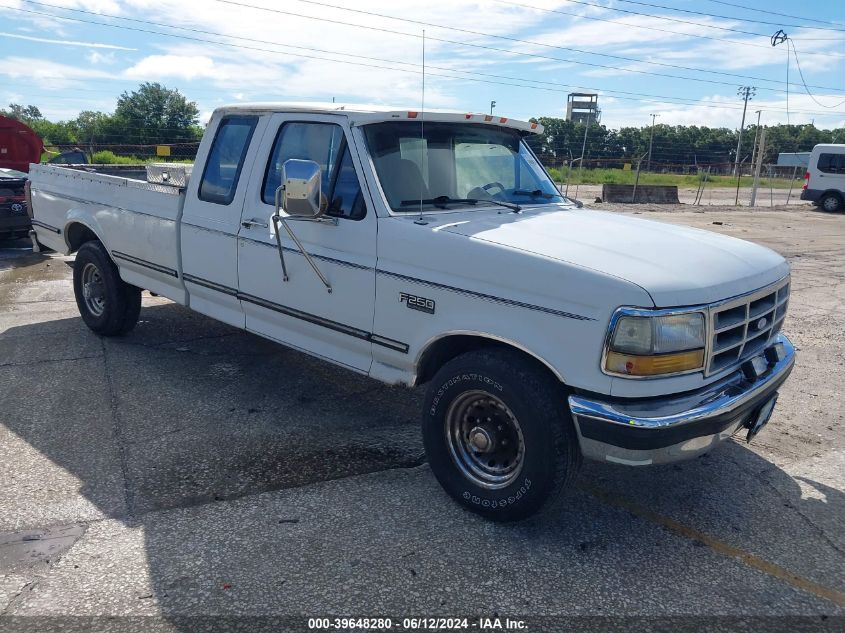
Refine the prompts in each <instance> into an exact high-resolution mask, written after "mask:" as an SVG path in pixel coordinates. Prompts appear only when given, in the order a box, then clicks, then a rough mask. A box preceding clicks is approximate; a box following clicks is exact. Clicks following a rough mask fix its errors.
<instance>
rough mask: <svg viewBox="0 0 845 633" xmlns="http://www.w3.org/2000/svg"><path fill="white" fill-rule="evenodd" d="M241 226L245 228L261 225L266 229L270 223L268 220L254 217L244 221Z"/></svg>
mask: <svg viewBox="0 0 845 633" xmlns="http://www.w3.org/2000/svg"><path fill="white" fill-rule="evenodd" d="M241 226H242V227H244V228H245V229H251V228H252V227H253V226H260V227H261V228H262V229H266V228H267V227H268V226H269V225H268V224H267V223H266V222H264V221H262V220H259V219H258V218H252V219H250V220H244V221H243V222H241Z"/></svg>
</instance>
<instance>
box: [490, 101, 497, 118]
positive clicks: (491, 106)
mask: <svg viewBox="0 0 845 633" xmlns="http://www.w3.org/2000/svg"><path fill="white" fill-rule="evenodd" d="M495 107H496V102H495V101H491V102H490V116H493V108H495Z"/></svg>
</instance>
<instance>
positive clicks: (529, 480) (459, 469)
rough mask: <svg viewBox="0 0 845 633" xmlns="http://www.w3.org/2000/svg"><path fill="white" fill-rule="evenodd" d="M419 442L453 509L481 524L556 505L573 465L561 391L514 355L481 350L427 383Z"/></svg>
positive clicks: (574, 445)
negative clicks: (458, 507)
mask: <svg viewBox="0 0 845 633" xmlns="http://www.w3.org/2000/svg"><path fill="white" fill-rule="evenodd" d="M423 442H424V444H425V449H426V455H427V456H428V461H429V464H430V466H431V469H432V471H433V472H434V475H435V476H436V477H437V479H438V481H439V482H440V484H441V485H442V486H443V488H444V489H445V490H446V492H448V493H449V494H450V495H451V496H452V497H453V498H454V499H455V500H456V501H457V502H458V503H460V504H461V505H463V506H464V507H466V508H468V509H469V510H472V511H473V512H477V513H478V514H481V515H483V516H485V517H487V518H489V519H493V520H497V521H514V520H519V519H524V518H526V517H528V516H530V515H532V514H534V513H535V512H537V511H538V510H540V509H541V508H542V507H543V506H544V505H547V504H549V503H550V502H551V501H553V500H554V499H556V498H557V497H558V496H559V494H560V492H561V491H562V490H563V489H564V488H565V487H566V486H567V485H568V484H569V483H570V482H571V480H572V479H573V477H574V476H575V474H576V473H577V471H578V468H579V466H580V464H581V453H580V450H579V448H578V440H577V438H576V435H575V429H574V427H573V424H572V420H571V417H570V415H569V411H568V408H567V405H566V400H565V398H564V394H563V390H562V387H561V385H560V383H559V382H557V381H556V380H555V379H554V377H553V376H551V375H549V374H548V373H547V372H545V371H544V370H543V369H542V368H541V367H538V366H535V364H534V363H533V362H531V361H530V360H528V359H526V358H525V357H524V356H522V355H521V354H519V353H517V352H515V351H511V350H505V349H497V348H491V349H485V350H479V351H475V352H469V353H466V354H463V355H461V356H459V357H457V358H455V359H453V360H451V361H450V362H448V363H447V364H446V365H444V366H443V367H442V368H441V369H440V371H438V372H437V375H436V376H435V377H434V379H433V380H432V381H431V383H430V385H429V387H428V392H427V394H426V399H425V410H424V413H423Z"/></svg>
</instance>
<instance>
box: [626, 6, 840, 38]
mask: <svg viewBox="0 0 845 633" xmlns="http://www.w3.org/2000/svg"><path fill="white" fill-rule="evenodd" d="M619 2H625V3H627V4H636V5H639V6H643V7H652V8H654V9H668V10H669V11H678V12H680V13H690V14H692V15H703V16H707V17H708V18H719V19H721V20H739V21H740V22H752V23H754V24H766V25H770V26H777V27H781V28H782V27H785V26H789V27H794V28H797V29H812V30H814V31H836V32H843V33H845V28H841V29H837V28H832V27H825V26H807V25H806V24H783V23H781V22H768V21H766V20H755V19H753V18H739V17H736V16H731V15H719V14H716V13H707V12H705V11H695V10H694V9H679V8H678V7H667V6H666V5H663V4H653V3H651V2H642V0H619Z"/></svg>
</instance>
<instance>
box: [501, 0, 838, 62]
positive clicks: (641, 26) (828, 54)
mask: <svg viewBox="0 0 845 633" xmlns="http://www.w3.org/2000/svg"><path fill="white" fill-rule="evenodd" d="M491 2H496V3H498V4H505V5H509V6H512V7H520V8H523V9H532V10H534V11H542V12H543V13H557V14H559V15H568V16H572V17H576V18H579V19H583V20H594V21H598V22H608V23H610V24H616V25H619V26H625V27H628V28H634V29H645V30H648V31H657V32H659V33H669V34H672V35H680V36H682V37H691V38H696V39H704V40H711V41H713V42H725V43H727V44H736V45H737V46H750V47H752V48H762V49H764V50H768V49H769V47H768V46H766V45H765V44H752V43H751V42H742V41H740V40H731V39H725V38H721V37H711V36H709V35H702V34H700V33H690V32H686V31H672V30H670V29H661V28H658V27H656V26H647V25H645V24H635V23H629V22H618V21H617V20H615V19H608V18H599V17H596V16H592V15H586V14H581V13H572V12H570V11H561V10H560V9H545V8H543V7H537V6H534V5H531V4H523V3H521V2H510V1H509V0H491ZM569 2H571V3H575V4H582V5H585V6H588V7H598V8H602V9H606V10H608V11H618V12H621V13H627V14H630V15H636V16H643V17H648V18H654V19H657V20H668V21H671V22H680V23H681V24H689V25H692V26H697V27H699V28H710V29H714V28H715V29H718V28H721V27H717V26H714V25H712V24H704V23H701V22H690V21H689V20H675V19H673V18H668V17H666V16H662V15H652V14H650V13H642V12H639V11H629V10H628V9H620V8H618V7H611V6H604V5H601V4H596V3H593V2H587V1H586V0H569ZM726 30H730V31H734V30H735V29H726ZM737 32H738V33H742V34H747V35H754V36H757V37H767V36H766V35H765V34H764V33H752V32H750V31H737ZM804 54H805V55H824V56H825V57H845V54H840V53H832V52H828V51H825V52H819V53H813V52H807V53H804Z"/></svg>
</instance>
